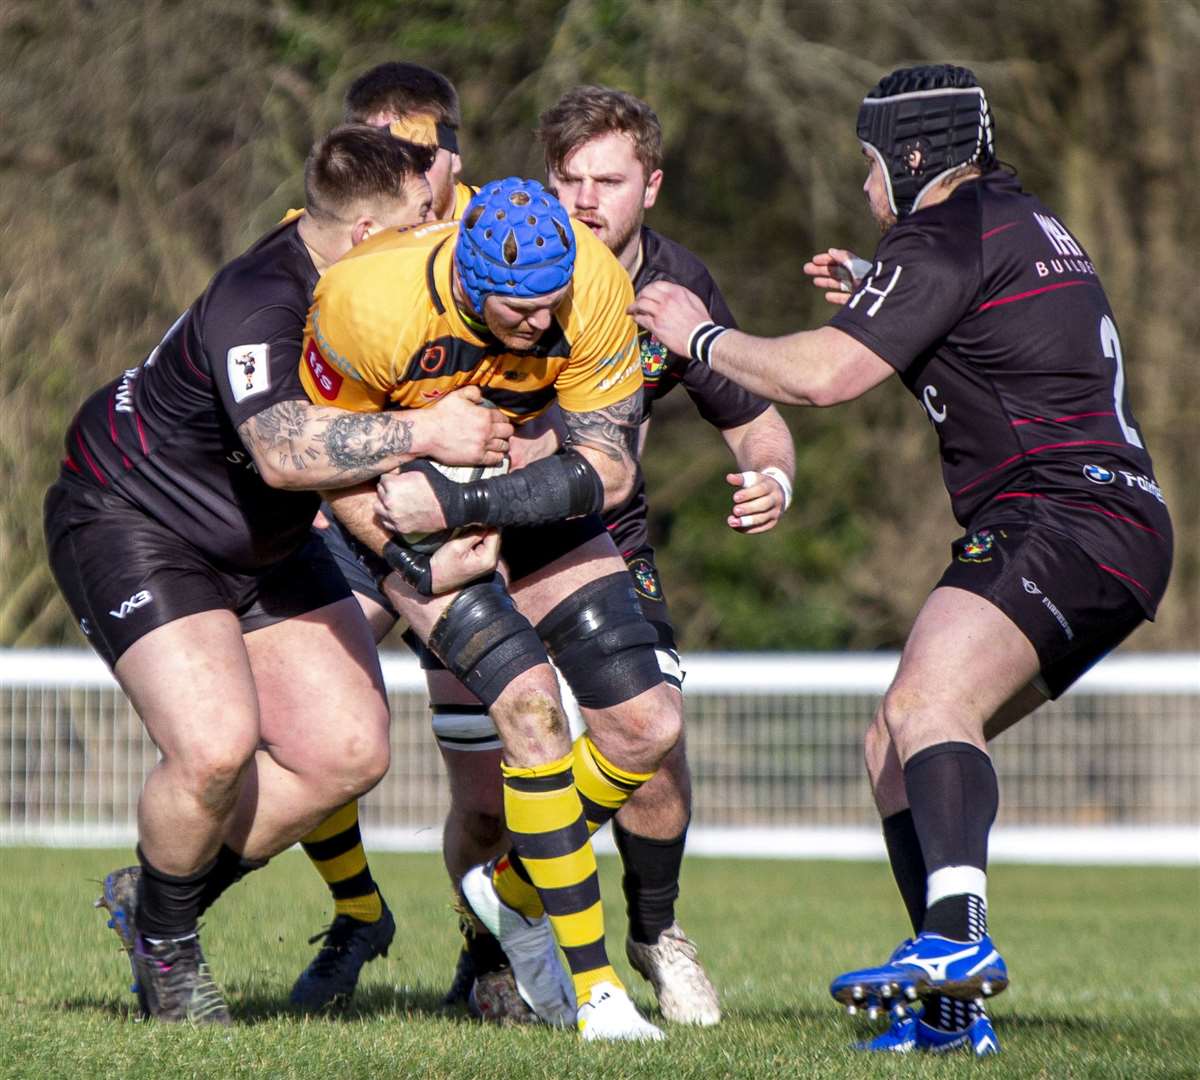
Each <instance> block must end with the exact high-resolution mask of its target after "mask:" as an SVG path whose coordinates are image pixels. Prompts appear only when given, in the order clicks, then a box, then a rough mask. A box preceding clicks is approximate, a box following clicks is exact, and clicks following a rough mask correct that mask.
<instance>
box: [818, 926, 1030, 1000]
mask: <svg viewBox="0 0 1200 1080" xmlns="http://www.w3.org/2000/svg"><path fill="white" fill-rule="evenodd" d="M1006 986H1008V969H1007V967H1006V966H1005V963H1004V958H1003V957H1002V956H1001V955H1000V953H999V952H997V951H996V947H995V946H994V945H993V944H992V939H991V937H990V936H989V935H987V934H985V935H984V936H983V937H982V938H980V939H979V940H978V941H953V940H951V939H950V938H946V937H942V935H941V934H931V933H924V934H918V935H917V936H916V937H915V938H912V939H910V940H908V941H905V942H902V943H901V944H900V946H899V947H898V948H897V949H896V951H895V952H894V953H892V955H891V957H890V958H889V960H888V962H887V963H886V964H882V965H881V966H879V967H873V968H861V969H859V970H857V971H848V972H846V973H845V974H844V975H839V976H838V977H837V978H836V979H834V980H833V982H832V983H831V984H830V986H829V992H830V993H831V994H832V995H833V996H834V998H836V999H837V1000H838V1001H840V1002H841V1003H842V1004H843V1005H845V1006H847V1008H848V1009H857V1008H863V1007H865V1008H866V1009H867V1012H868V1015H871V1014H873V1013H875V1012H877V1011H878V1010H879V1009H880V1008H881V1007H888V1006H890V1005H892V1004H893V1003H894V1002H896V1001H899V1000H901V999H907V1000H909V1001H915V1000H916V999H917V998H918V997H919V996H922V995H924V994H929V993H933V992H935V991H936V992H938V993H941V994H946V995H947V996H949V997H953V998H958V999H960V1000H963V1001H975V1000H977V999H981V998H987V997H992V996H994V995H996V994H999V993H1000V992H1001V991H1002V990H1003V989H1004V988H1005V987H1006Z"/></svg>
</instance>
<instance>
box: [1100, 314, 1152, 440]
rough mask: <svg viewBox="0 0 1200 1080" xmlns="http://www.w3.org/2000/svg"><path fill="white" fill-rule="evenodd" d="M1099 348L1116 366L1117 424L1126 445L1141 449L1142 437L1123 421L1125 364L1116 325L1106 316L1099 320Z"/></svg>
mask: <svg viewBox="0 0 1200 1080" xmlns="http://www.w3.org/2000/svg"><path fill="white" fill-rule="evenodd" d="M1100 348H1102V349H1103V350H1104V355H1105V356H1107V357H1108V358H1109V359H1110V360H1113V361H1115V362H1116V365H1117V375H1116V378H1115V379H1114V380H1113V409H1115V410H1116V414H1117V423H1118V424H1120V425H1121V432H1122V433H1123V434H1124V436H1125V441H1126V442H1127V443H1129V444H1130V445H1131V446H1137V447H1142V446H1143V444H1142V437H1141V436H1140V435H1139V434H1138V433H1137V429H1136V428H1135V427H1134V426H1133V425H1132V424H1130V423H1129V421H1127V420H1126V419H1125V414H1124V413H1123V412H1122V411H1121V407H1122V401H1123V399H1124V397H1125V363H1124V360H1123V358H1122V356H1121V339H1120V337H1119V336H1118V335H1117V324H1116V323H1114V322H1113V321H1112V318H1111V316H1108V315H1103V316H1101V318H1100ZM1143 448H1144V447H1143Z"/></svg>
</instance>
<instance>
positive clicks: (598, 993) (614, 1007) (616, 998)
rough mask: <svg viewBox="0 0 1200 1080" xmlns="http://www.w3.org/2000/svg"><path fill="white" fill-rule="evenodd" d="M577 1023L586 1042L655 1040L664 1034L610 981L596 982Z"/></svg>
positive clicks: (579, 1013)
mask: <svg viewBox="0 0 1200 1080" xmlns="http://www.w3.org/2000/svg"><path fill="white" fill-rule="evenodd" d="M576 1025H577V1026H578V1028H579V1034H580V1035H581V1036H583V1038H584V1039H585V1040H586V1041H587V1042H630V1041H635V1040H640V1041H643V1042H658V1041H659V1040H661V1039H662V1038H663V1033H662V1032H661V1031H660V1030H659V1029H658V1028H656V1027H655V1026H654V1025H653V1024H652V1023H650V1021H649V1020H647V1019H646V1018H645V1017H644V1016H642V1014H641V1013H640V1012H638V1011H637V1007H636V1006H635V1005H634V1004H633V1002H632V1001H630V999H629V995H628V994H627V993H626V992H625V991H624V990H623V989H622V988H621V987H619V986H613V984H612V983H606V982H603V983H596V985H595V986H593V987H592V991H591V994H590V995H589V996H588V999H587V1001H585V1002H584V1003H583V1004H582V1005H580V1006H579V1012H578V1016H577V1018H576Z"/></svg>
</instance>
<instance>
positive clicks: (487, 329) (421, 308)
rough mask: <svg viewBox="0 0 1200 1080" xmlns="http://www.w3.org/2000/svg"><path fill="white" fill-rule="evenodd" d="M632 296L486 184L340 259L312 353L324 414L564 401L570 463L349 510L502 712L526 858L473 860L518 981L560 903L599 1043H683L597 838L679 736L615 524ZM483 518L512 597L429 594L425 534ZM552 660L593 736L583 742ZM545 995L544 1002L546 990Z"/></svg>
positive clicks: (479, 587) (520, 849) (437, 486)
mask: <svg viewBox="0 0 1200 1080" xmlns="http://www.w3.org/2000/svg"><path fill="white" fill-rule="evenodd" d="M631 297H632V290H631V287H630V283H629V278H628V276H627V275H626V274H625V273H624V271H623V270H622V268H621V266H620V264H619V263H617V262H616V260H615V259H614V258H613V256H612V255H611V253H610V252H609V251H608V250H607V249H606V248H605V247H604V245H603V244H602V243H600V241H598V240H597V239H596V238H595V237H594V236H592V234H591V233H590V231H589V230H588V229H587V228H586V227H585V226H583V225H579V224H574V223H572V222H571V221H570V219H569V218H568V217H567V215H566V213H565V211H563V209H562V207H561V206H560V205H559V204H558V202H557V201H556V200H554V199H553V198H552V197H551V196H549V195H547V194H546V193H545V192H544V191H543V189H542V188H541V186H540V185H539V184H537V183H536V182H533V181H519V180H516V179H515V178H513V179H509V180H506V181H498V182H494V183H492V184H489V185H486V186H485V187H484V188H483V189H482V190H481V192H480V193H479V195H477V196H476V197H475V199H473V200H472V202H471V204H470V206H469V207H468V210H467V213H466V215H465V217H464V219H463V222H462V224H461V226H459V225H457V224H455V223H447V224H439V225H431V226H424V227H421V228H418V229H414V230H411V231H409V232H401V233H397V232H393V233H391V234H390V235H389V236H388V237H386V238H380V239H379V240H378V241H376V242H374V243H368V244H367V245H365V246H360V251H359V252H358V253H357V257H351V258H349V259H346V260H344V261H343V262H341V263H339V264H338V266H336V267H334V268H332V269H331V271H330V273H329V274H328V275H327V276H326V278H325V279H323V281H322V283H321V286H320V287H319V288H318V291H317V294H316V299H315V302H314V305H313V309H312V311H311V313H310V318H309V325H308V330H307V333H306V337H305V342H304V353H303V361H302V363H301V379H302V382H303V383H304V385H305V388H306V389H307V391H308V393H309V395H310V397H311V398H312V400H313V401H314V402H318V403H322V404H331V405H339V406H342V407H344V408H349V409H354V410H357V411H372V412H374V411H381V410H384V409H389V408H404V407H410V406H411V407H416V408H420V407H422V406H424V405H428V404H431V403H433V402H436V401H437V400H438V399H439V398H441V397H442V396H443V395H445V394H446V393H449V392H451V391H453V390H454V389H456V388H458V387H462V386H466V385H478V386H481V387H482V389H483V394H484V398H485V399H487V400H490V401H492V403H493V404H495V405H497V406H498V407H499V408H500V409H501V410H502V411H503V412H504V413H505V414H507V415H508V416H510V417H511V418H512V419H513V421H514V423H517V424H520V423H523V422H526V421H528V420H531V419H533V418H536V417H537V416H539V415H540V414H542V413H543V412H544V411H545V410H546V409H547V408H549V406H550V405H551V404H552V403H554V402H555V401H556V400H557V402H558V404H559V406H560V408H561V410H562V415H563V419H564V425H565V429H566V431H567V446H566V449H565V450H564V451H562V452H561V453H559V454H556V455H553V456H551V457H548V458H543V459H542V460H540V461H536V462H533V463H531V464H529V465H526V466H525V467H523V468H520V469H516V470H514V471H513V472H512V473H511V474H509V475H507V476H499V477H493V478H490V479H486V480H480V481H476V482H474V483H470V484H453V483H451V482H449V481H447V480H446V479H445V478H444V477H443V476H442V475H441V474H440V473H438V472H437V471H436V470H435V469H433V468H432V467H426V466H421V467H420V468H418V469H416V470H414V471H413V472H412V473H410V474H405V475H393V476H391V477H388V478H385V482H384V483H383V484H382V485H381V486H380V493H381V497H382V499H383V502H382V503H377V502H376V500H375V499H374V498H373V497H371V496H370V495H365V496H364V495H362V494H350V493H342V494H339V495H338V496H337V497H336V499H335V500H334V509H335V511H336V512H337V513H338V515H339V517H341V518H342V519H343V520H344V521H345V522H346V523H347V524H348V525H349V526H350V527H351V529H352V530H353V531H354V532H355V533H356V535H358V536H359V538H360V539H361V540H363V541H364V542H366V543H368V544H369V545H371V546H372V547H373V548H374V549H375V550H376V551H379V552H382V553H383V554H384V555H385V556H386V557H387V558H388V559H389V561H390V562H391V563H392V564H393V565H394V566H396V567H397V568H398V569H400V570H401V572H402V573H403V574H404V575H405V577H406V579H407V581H408V583H409V587H408V588H404V587H401V586H399V585H397V584H396V579H395V576H393V577H391V578H389V579H388V580H387V582H386V583H385V587H386V588H387V590H388V592H387V595H388V598H389V599H390V600H391V601H392V602H393V604H394V605H395V606H396V607H397V609H398V610H400V612H401V614H403V615H404V616H405V617H406V618H407V619H408V620H409V622H410V623H411V625H412V627H413V629H414V630H415V631H416V632H417V634H418V635H419V636H420V637H421V639H422V640H423V641H424V642H426V643H427V644H428V645H429V646H430V648H431V649H432V650H433V652H434V653H435V654H437V655H438V657H439V659H441V660H442V662H443V663H445V664H446V666H447V667H448V668H449V670H450V671H451V672H453V673H454V674H455V675H457V676H458V677H459V678H460V679H461V680H462V681H463V683H464V684H465V685H466V686H467V688H468V689H469V690H471V691H472V693H474V694H475V696H476V697H477V698H479V700H480V701H482V702H483V703H484V705H485V706H487V707H488V708H489V711H490V712H491V716H492V720H493V722H494V723H495V725H496V728H497V731H498V732H499V734H500V738H501V741H502V743H503V747H504V756H503V765H502V771H503V774H504V809H505V815H506V818H507V822H508V827H509V831H510V834H511V836H512V840H513V845H514V848H515V855H514V856H513V857H512V859H511V860H507V859H506V860H505V861H504V863H503V865H501V866H499V867H498V868H497V872H496V873H495V874H494V875H493V874H491V873H487V872H484V871H482V870H479V871H477V872H476V871H473V872H472V874H469V875H468V877H467V879H466V880H465V881H464V883H463V892H464V895H465V897H466V898H467V900H468V902H469V903H470V905H471V907H472V910H473V911H474V912H475V914H476V915H477V916H479V918H480V919H481V920H482V921H483V922H484V923H485V925H487V926H488V927H489V929H491V930H492V931H493V932H495V933H497V936H499V937H500V938H501V941H502V943H504V944H505V947H506V951H509V955H510V958H512V959H513V961H514V969H515V971H516V974H517V979H518V983H521V982H522V978H523V973H522V969H521V968H520V967H519V966H518V962H517V958H516V957H514V956H513V954H512V951H511V950H510V949H509V948H508V940H507V932H508V930H510V929H511V928H513V927H514V926H517V927H523V926H529V925H530V924H531V923H535V922H538V921H540V919H541V917H542V911H543V909H542V903H543V902H544V903H545V910H546V912H547V913H548V915H549V919H550V923H551V925H552V927H553V930H554V934H555V936H556V937H557V938H558V941H559V944H561V945H562V947H563V950H564V952H565V954H566V956H567V960H568V964H569V966H570V968H571V973H572V976H573V980H572V981H573V990H574V995H575V998H576V1000H577V1008H578V1012H577V1021H578V1025H579V1027H580V1029H581V1031H582V1032H583V1034H584V1037H585V1038H658V1037H661V1033H660V1032H658V1030H657V1029H656V1028H654V1027H652V1026H651V1025H649V1024H648V1023H646V1021H645V1020H643V1019H642V1018H641V1017H640V1016H639V1015H638V1013H637V1011H636V1010H635V1009H634V1008H633V1006H632V1004H631V1002H630V1001H629V998H628V995H627V994H626V993H625V990H624V988H623V987H622V986H621V984H620V981H619V980H618V978H617V976H616V974H615V972H614V971H613V969H612V967H611V965H610V964H609V962H608V958H607V954H606V952H605V947H604V932H603V920H602V916H601V910H600V903H599V888H598V883H597V877H596V871H595V857H594V855H593V853H592V851H591V846H590V844H589V843H588V835H589V830H590V829H593V828H596V827H599V825H600V824H602V823H603V822H605V821H607V820H608V819H609V818H611V817H612V815H613V814H614V813H615V812H616V811H617V810H618V809H619V808H620V807H621V806H622V805H623V804H624V802H625V801H626V799H627V798H628V797H629V795H630V793H631V792H633V791H634V790H636V789H637V787H638V786H640V784H641V783H643V782H645V780H647V779H649V778H650V777H651V776H652V775H653V773H654V770H655V768H656V766H657V764H658V762H659V761H660V760H661V758H662V757H663V755H664V754H665V753H667V752H668V751H669V750H670V748H671V746H672V745H673V744H674V742H675V740H676V738H677V737H678V733H679V710H678V706H677V703H676V702H675V701H674V700H673V695H672V694H671V693H670V692H669V690H667V688H666V687H665V684H664V682H663V678H662V674H661V672H660V670H659V667H658V662H657V658H656V657H655V654H654V649H653V645H654V643H655V641H656V635H655V633H654V631H653V630H652V628H651V627H650V626H649V625H648V624H647V623H646V621H645V619H644V616H643V615H642V613H641V610H640V608H639V606H638V603H637V598H636V594H635V593H634V591H633V587H632V582H631V579H630V577H629V575H628V573H627V571H626V568H625V565H624V563H623V561H622V560H621V559H620V557H619V556H618V554H617V552H616V550H615V548H614V547H613V545H612V542H611V540H610V539H609V538H608V536H607V533H606V531H605V529H604V526H603V523H602V521H600V519H599V518H598V516H597V513H598V511H600V510H602V509H604V508H605V506H607V505H617V504H619V503H620V502H621V501H622V500H624V499H625V498H627V497H628V495H629V492H630V490H631V486H632V483H633V478H634V474H635V464H634V453H635V446H636V433H637V424H638V420H639V419H640V410H641V405H640V387H641V369H640V364H639V362H638V355H637V349H636V334H635V330H634V328H633V326H632V325H631V323H630V322H629V320H628V319H627V317H626V316H625V314H624V308H625V306H626V305H627V304H628V303H629V302H630V299H631ZM377 511H378V513H379V515H380V516H379V518H378V519H377V518H376V512H377ZM468 525H475V526H485V527H503V528H504V529H505V533H504V541H503V552H504V558H505V562H506V564H507V566H508V574H509V578H510V580H511V582H512V585H511V594H512V599H510V598H509V595H508V593H507V592H506V591H505V589H504V586H503V582H502V581H501V580H500V579H494V580H483V581H480V582H478V583H475V584H472V585H471V586H469V587H468V588H466V589H463V590H461V591H458V592H456V593H453V594H451V595H449V596H444V597H434V596H431V595H429V594H430V591H431V590H430V587H429V580H428V572H427V571H428V567H427V558H428V557H427V556H422V555H420V554H418V553H416V552H415V551H414V550H413V549H411V548H408V547H407V546H406V545H405V544H404V543H403V539H402V537H403V534H410V533H418V532H420V533H428V532H435V531H438V530H443V529H450V530H454V529H457V528H460V527H463V526H468ZM381 526H386V528H384V527H381ZM390 530H394V533H395V535H393V533H392V532H391V531H390ZM514 599H515V600H516V601H517V603H518V604H519V606H520V608H521V611H522V612H524V614H519V613H518V612H517V610H516V609H515V608H514V606H513V602H512V601H513V600H514ZM526 616H528V618H526ZM531 622H532V623H533V624H535V625H536V630H535V628H534V625H531ZM543 641H544V642H545V645H543ZM547 651H548V652H549V655H550V656H552V657H553V658H554V660H555V662H556V664H557V665H558V667H559V669H560V670H561V671H562V673H563V675H564V677H565V678H566V679H567V681H568V683H570V684H571V686H572V689H573V691H574V693H575V696H576V698H577V700H578V701H579V703H580V705H581V707H582V711H583V714H584V718H585V720H586V721H587V723H588V727H589V735H587V736H584V737H582V738H580V739H579V740H577V742H576V743H575V745H574V748H573V749H572V746H571V742H570V736H569V733H568V729H567V725H566V722H565V719H564V717H563V714H562V709H561V704H560V702H559V700H558V694H557V687H556V681H555V678H554V675H553V672H552V670H551V668H550V667H549V664H548V663H547ZM530 882H532V886H531V884H530ZM539 893H540V899H539ZM542 961H543V964H542V969H541V970H540V971H535V970H532V968H531V967H529V966H527V967H526V969H525V973H526V975H528V974H530V973H532V976H533V979H534V981H535V982H542V983H552V982H553V981H554V979H555V972H556V971H557V972H559V973H561V967H559V965H558V964H557V960H556V958H555V957H554V956H553V953H552V951H551V952H550V953H548V954H545V955H544V956H543V957H542ZM566 989H567V995H568V996H569V993H570V989H572V988H566ZM523 990H526V991H529V993H527V996H528V997H531V999H532V1000H534V1001H535V1002H541V1003H542V1004H543V1005H545V1003H546V993H545V988H544V986H541V987H539V986H532V987H530V986H528V985H526V986H523ZM565 1000H566V999H562V1000H560V1004H562V1003H563V1001H565ZM536 1007H538V1006H537V1004H535V1008H536ZM539 1012H540V1013H541V1014H542V1015H543V1016H546V1015H547V1012H549V1010H545V1009H539ZM564 1012H565V1007H564V1008H562V1009H560V1010H559V1012H558V1014H557V1016H555V1017H554V1018H560V1017H561V1016H562V1014H563V1013H564Z"/></svg>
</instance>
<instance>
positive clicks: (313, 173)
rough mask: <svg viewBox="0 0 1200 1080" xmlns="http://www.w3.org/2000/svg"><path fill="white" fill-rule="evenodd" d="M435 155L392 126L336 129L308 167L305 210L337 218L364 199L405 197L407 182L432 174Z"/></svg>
mask: <svg viewBox="0 0 1200 1080" xmlns="http://www.w3.org/2000/svg"><path fill="white" fill-rule="evenodd" d="M435 152H436V150H435V148H433V147H428V146H418V145H417V144H416V143H411V142H407V141H405V140H404V139H397V138H396V137H395V136H394V135H392V134H391V132H389V131H388V129H387V128H375V127H368V126H367V125H366V124H344V125H342V126H341V127H336V128H334V129H333V130H332V131H331V132H330V133H329V134H328V135H326V136H325V137H324V138H322V139H318V140H317V142H316V143H315V144H314V145H313V148H312V150H311V152H310V153H309V155H308V160H307V161H306V162H305V163H304V200H305V209H306V211H307V212H308V213H310V214H312V215H314V216H316V217H322V216H324V217H334V218H336V217H338V216H339V211H342V210H344V209H346V208H347V207H348V206H350V205H352V204H353V203H355V202H358V201H359V200H362V199H377V198H391V199H402V198H403V197H404V194H405V191H404V188H405V185H406V184H407V182H408V181H409V180H410V179H411V178H412V177H414V176H423V175H424V174H425V173H426V172H428V171H429V167H430V166H431V165H432V164H433V156H434V154H435Z"/></svg>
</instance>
